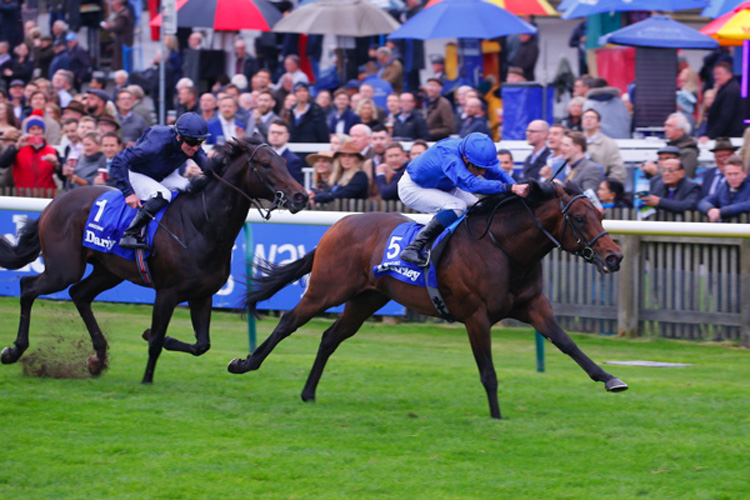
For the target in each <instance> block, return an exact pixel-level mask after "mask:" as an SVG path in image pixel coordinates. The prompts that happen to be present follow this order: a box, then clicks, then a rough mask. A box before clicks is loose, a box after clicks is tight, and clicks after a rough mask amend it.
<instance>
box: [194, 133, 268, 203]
mask: <svg viewBox="0 0 750 500" xmlns="http://www.w3.org/2000/svg"><path fill="white" fill-rule="evenodd" d="M263 142H264V141H263V139H262V138H260V137H256V136H252V137H245V138H243V139H235V140H233V141H229V142H227V143H226V144H223V145H221V146H214V151H215V153H214V154H213V155H211V158H209V160H208V165H207V166H206V167H205V168H204V173H205V174H206V175H203V176H201V177H194V178H193V179H192V180H191V181H190V189H189V191H190V192H191V193H195V192H198V191H201V190H202V189H203V188H205V187H206V186H207V185H209V184H210V183H211V182H213V181H214V180H215V179H214V176H213V175H211V172H213V173H215V174H218V175H222V174H224V171H225V170H226V169H227V166H229V165H230V164H231V163H232V162H233V161H234V160H235V159H237V157H239V156H240V155H243V154H248V153H250V152H251V150H252V149H254V148H255V147H257V146H260V145H261V144H263Z"/></svg>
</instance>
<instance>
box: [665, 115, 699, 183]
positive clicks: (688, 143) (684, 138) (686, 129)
mask: <svg viewBox="0 0 750 500" xmlns="http://www.w3.org/2000/svg"><path fill="white" fill-rule="evenodd" d="M690 130H691V129H690V123H689V122H688V120H687V118H685V115H684V114H682V113H672V114H671V115H669V116H668V117H667V119H666V121H665V122H664V137H665V138H666V139H667V145H669V146H677V147H678V148H680V160H681V163H682V168H684V169H685V173H687V176H688V177H689V178H693V177H695V169H696V168H697V167H698V143H697V142H696V140H695V139H693V138H692V137H691V136H690Z"/></svg>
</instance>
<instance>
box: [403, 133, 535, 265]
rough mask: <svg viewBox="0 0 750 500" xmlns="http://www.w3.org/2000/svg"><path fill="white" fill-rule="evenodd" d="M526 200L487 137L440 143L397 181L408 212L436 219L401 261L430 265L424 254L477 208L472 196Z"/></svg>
mask: <svg viewBox="0 0 750 500" xmlns="http://www.w3.org/2000/svg"><path fill="white" fill-rule="evenodd" d="M511 192H512V193H514V194H516V195H518V196H521V197H524V198H525V197H526V196H528V194H529V186H528V184H516V181H514V180H513V178H512V177H511V176H509V175H508V174H507V173H506V172H505V171H504V170H501V169H500V162H499V161H498V159H497V153H496V150H495V143H494V142H492V139H490V137H489V136H488V135H486V134H482V133H480V132H473V133H471V134H469V135H467V136H466V137H464V138H463V139H454V138H449V139H443V140H442V141H438V142H437V143H435V144H434V145H433V146H432V147H431V148H429V149H428V150H427V151H425V152H424V153H422V154H421V155H419V156H417V157H416V158H415V159H413V160H412V161H411V162H409V165H408V166H407V167H406V172H404V174H403V176H402V177H401V180H400V181H398V196H399V198H401V201H402V202H403V203H404V204H406V205H407V206H409V207H411V208H413V209H414V210H418V211H420V212H424V213H428V214H435V217H434V218H433V219H432V220H431V221H430V222H429V223H428V224H427V225H426V226H425V227H423V228H422V230H421V231H420V232H419V233H417V235H416V236H415V237H414V240H413V241H412V242H411V243H410V244H409V245H408V246H407V247H406V248H405V249H404V250H403V252H401V259H403V260H405V261H406V262H411V263H412V264H416V265H418V266H420V267H425V266H427V264H428V263H429V256H424V255H422V250H423V249H424V248H429V245H431V244H432V242H433V241H434V240H435V238H437V237H438V236H439V235H440V233H442V232H443V229H444V228H446V227H448V226H450V225H451V224H453V222H455V221H456V220H457V219H458V218H459V217H461V216H462V215H463V214H464V212H466V209H467V207H468V206H471V205H473V204H474V203H476V202H477V198H476V197H475V196H474V194H473V193H479V194H488V195H491V194H500V193H511Z"/></svg>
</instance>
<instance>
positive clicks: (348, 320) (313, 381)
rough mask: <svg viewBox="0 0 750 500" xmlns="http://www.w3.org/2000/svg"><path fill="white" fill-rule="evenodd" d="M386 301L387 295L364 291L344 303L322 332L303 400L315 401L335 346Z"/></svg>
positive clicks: (349, 335)
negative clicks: (331, 323) (319, 384)
mask: <svg viewBox="0 0 750 500" xmlns="http://www.w3.org/2000/svg"><path fill="white" fill-rule="evenodd" d="M387 303H388V297H385V296H384V295H382V294H380V293H379V292H374V291H370V292H365V293H362V294H360V295H357V296H356V297H354V298H352V299H351V300H349V301H348V302H347V303H346V307H345V308H344V313H343V314H342V315H341V316H340V317H339V319H337V320H336V322H335V323H334V324H333V325H331V327H330V328H328V329H327V330H326V331H325V332H324V333H323V338H322V339H321V340H320V346H319V347H318V355H317V356H316V357H315V363H313V367H312V370H310V375H308V377H307V383H305V388H304V389H303V390H302V399H303V400H304V401H315V390H316V388H317V387H318V382H320V377H321V376H322V375H323V370H324V369H325V366H326V363H327V362H328V358H330V357H331V355H332V354H333V353H334V351H336V348H337V347H338V346H339V345H340V344H341V343H342V342H343V341H344V340H346V339H348V338H349V337H351V336H353V335H354V334H355V333H357V331H358V330H359V328H360V327H361V326H362V323H364V322H365V320H366V319H367V318H369V317H370V316H372V314H373V313H374V312H375V311H377V310H378V309H380V308H381V307H383V306H384V305H385V304H387Z"/></svg>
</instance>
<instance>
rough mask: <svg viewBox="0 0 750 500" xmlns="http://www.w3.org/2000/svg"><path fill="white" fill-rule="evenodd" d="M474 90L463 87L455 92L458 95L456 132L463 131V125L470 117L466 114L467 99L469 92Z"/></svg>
mask: <svg viewBox="0 0 750 500" xmlns="http://www.w3.org/2000/svg"><path fill="white" fill-rule="evenodd" d="M472 90H474V89H473V88H471V87H469V86H468V85H461V86H460V87H458V88H457V89H456V91H455V95H456V112H455V113H454V116H455V119H456V130H460V129H461V125H463V122H464V120H466V118H468V117H469V115H467V114H466V109H465V108H466V98H467V96H468V95H469V92H470V91H472Z"/></svg>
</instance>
